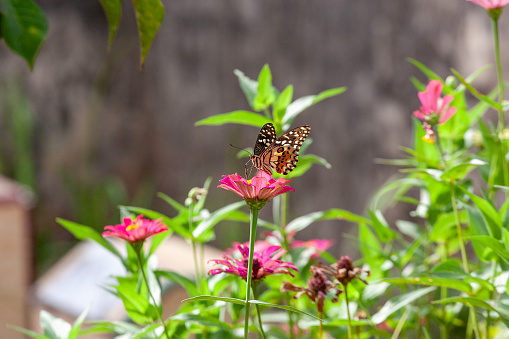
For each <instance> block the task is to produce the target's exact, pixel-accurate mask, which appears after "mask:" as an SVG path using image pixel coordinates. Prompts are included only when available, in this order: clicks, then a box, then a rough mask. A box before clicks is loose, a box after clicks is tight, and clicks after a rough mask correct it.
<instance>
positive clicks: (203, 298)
mask: <svg viewBox="0 0 509 339" xmlns="http://www.w3.org/2000/svg"><path fill="white" fill-rule="evenodd" d="M193 301H222V302H225V303H232V304H237V305H245V304H246V301H245V300H241V299H237V298H228V297H215V296H213V295H199V296H197V297H192V298H187V299H184V300H182V302H183V303H189V302H193Z"/></svg>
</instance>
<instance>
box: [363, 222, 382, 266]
mask: <svg viewBox="0 0 509 339" xmlns="http://www.w3.org/2000/svg"><path fill="white" fill-rule="evenodd" d="M370 223H371V221H370ZM359 249H360V251H361V253H362V256H363V257H364V258H371V257H377V256H379V255H381V253H382V244H381V243H380V241H378V238H377V237H376V236H375V234H374V233H373V231H372V230H371V228H369V227H368V226H367V225H366V224H365V223H361V224H359Z"/></svg>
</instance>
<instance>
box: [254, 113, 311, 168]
mask: <svg viewBox="0 0 509 339" xmlns="http://www.w3.org/2000/svg"><path fill="white" fill-rule="evenodd" d="M310 131H311V127H309V126H307V125H305V126H300V127H297V128H294V129H292V130H290V131H288V132H286V133H285V134H283V135H282V136H280V137H279V138H277V139H276V129H275V128H274V125H272V124H271V123H268V124H265V125H264V126H263V127H262V129H261V130H260V133H259V134H258V138H257V139H256V144H255V147H254V154H252V155H250V156H249V160H250V161H251V167H248V166H249V162H248V163H247V164H246V177H247V176H248V175H247V170H248V168H250V169H251V168H256V169H258V170H261V171H264V172H266V173H267V174H269V175H272V171H273V170H275V171H276V172H278V173H280V174H283V175H286V174H288V173H290V172H291V171H292V170H293V169H294V168H295V167H296V166H297V161H298V160H299V150H300V147H301V146H302V143H303V142H304V140H305V139H306V138H307V136H308V135H309V132H310Z"/></svg>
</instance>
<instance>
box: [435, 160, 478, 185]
mask: <svg viewBox="0 0 509 339" xmlns="http://www.w3.org/2000/svg"><path fill="white" fill-rule="evenodd" d="M486 164H487V163H486V162H484V161H482V160H479V159H472V160H470V161H469V162H467V163H463V164H459V165H456V166H454V167H451V168H449V169H448V170H447V171H445V172H444V173H443V174H442V175H441V176H440V178H441V179H443V180H449V181H451V180H462V179H464V178H465V177H466V176H467V174H468V173H470V172H471V171H472V170H473V169H474V168H476V167H477V166H483V165H486Z"/></svg>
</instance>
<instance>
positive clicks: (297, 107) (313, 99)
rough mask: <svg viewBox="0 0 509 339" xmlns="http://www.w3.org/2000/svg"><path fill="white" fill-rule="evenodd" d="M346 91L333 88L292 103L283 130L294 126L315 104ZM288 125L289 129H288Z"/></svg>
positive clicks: (285, 116) (283, 120)
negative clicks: (297, 119) (302, 114)
mask: <svg viewBox="0 0 509 339" xmlns="http://www.w3.org/2000/svg"><path fill="white" fill-rule="evenodd" d="M344 91H346V87H338V88H331V89H328V90H325V91H323V92H321V93H319V94H317V95H307V96H304V97H301V98H298V99H297V100H295V101H294V102H292V103H291V104H290V105H288V107H287V108H286V113H285V115H284V117H283V119H282V121H281V122H282V124H283V130H286V129H288V128H289V126H290V125H291V124H292V122H293V120H294V119H295V118H296V117H297V116H298V115H299V114H300V113H302V112H303V111H304V110H306V109H308V108H309V107H311V106H313V105H314V104H317V103H319V102H320V101H322V100H325V99H327V98H330V97H333V96H336V95H339V94H341V93H343V92H344ZM286 125H287V127H286Z"/></svg>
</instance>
